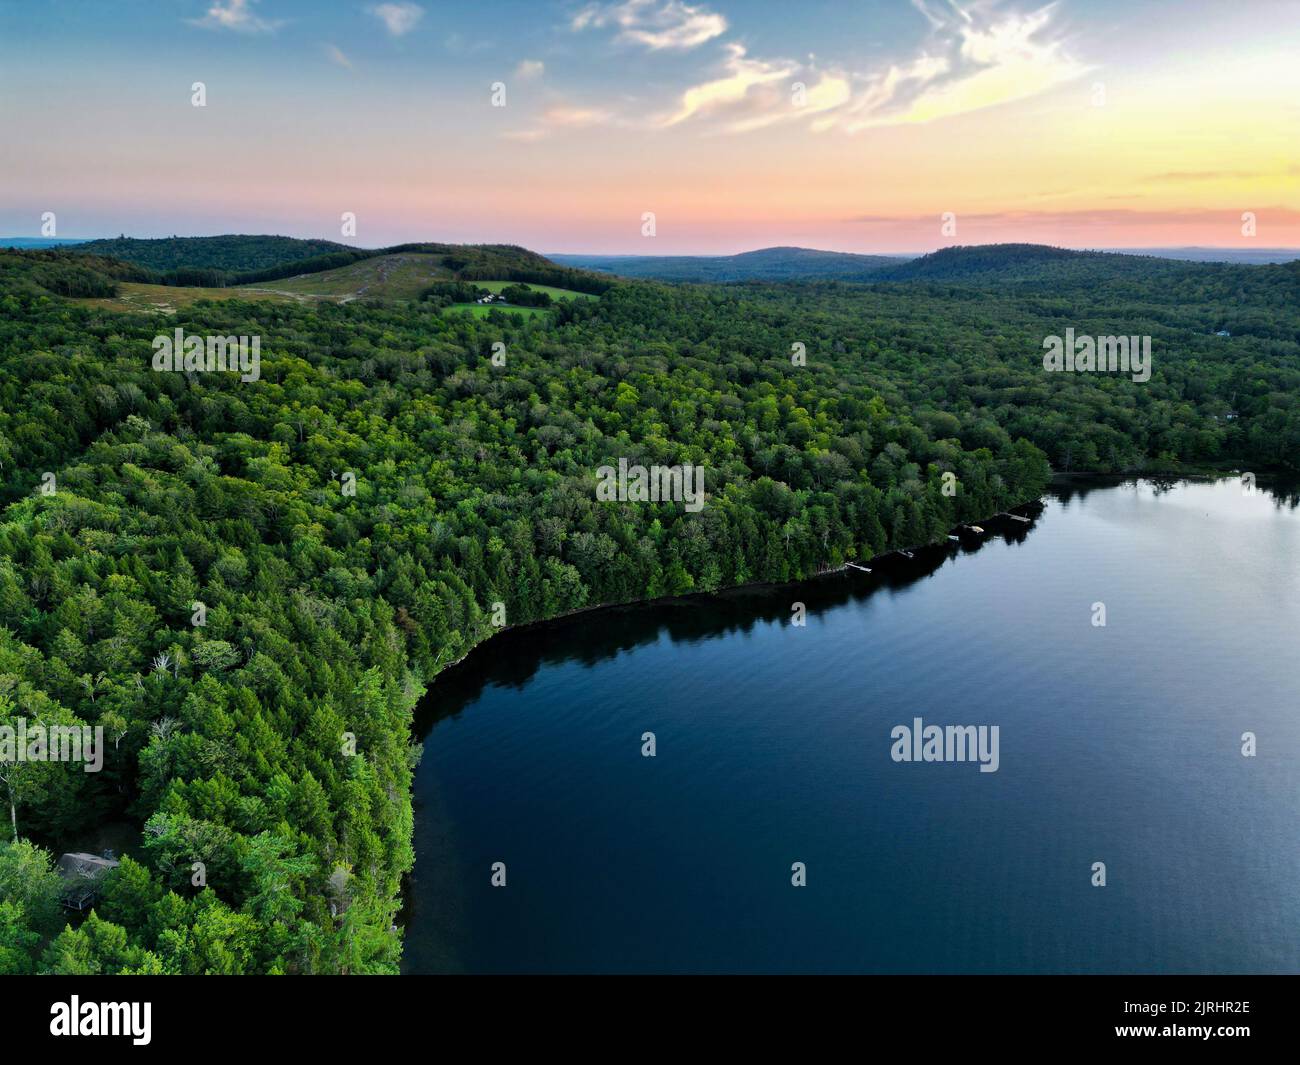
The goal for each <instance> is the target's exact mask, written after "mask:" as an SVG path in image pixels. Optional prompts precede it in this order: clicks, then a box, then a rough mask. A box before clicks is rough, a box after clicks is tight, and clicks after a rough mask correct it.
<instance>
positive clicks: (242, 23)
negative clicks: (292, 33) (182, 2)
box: [188, 0, 284, 33]
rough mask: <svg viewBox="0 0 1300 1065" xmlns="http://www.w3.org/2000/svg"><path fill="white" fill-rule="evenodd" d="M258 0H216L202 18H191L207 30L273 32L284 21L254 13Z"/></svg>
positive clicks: (192, 23) (196, 24)
mask: <svg viewBox="0 0 1300 1065" xmlns="http://www.w3.org/2000/svg"><path fill="white" fill-rule="evenodd" d="M256 2H257V0H224V3H223V2H222V0H214V2H213V4H212V6H211V7H209V8H208V11H207V14H205V15H204V16H203V17H202V18H195V19H189V20H188V21H189V23H190V24H191V25H193V26H201V27H202V28H203V29H205V30H234V31H235V32H236V33H272V32H274V31H275V29H276V28H277V27H278V26H282V25H284V23H283V22H282V21H271V20H268V19H264V18H262V17H261V16H259V15H255V14H253V10H252V6H251V5H252V4H254V3H256Z"/></svg>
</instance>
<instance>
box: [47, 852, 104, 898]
mask: <svg viewBox="0 0 1300 1065" xmlns="http://www.w3.org/2000/svg"><path fill="white" fill-rule="evenodd" d="M110 853H111V852H110ZM117 866H118V863H117V862H116V861H115V860H114V859H112V858H104V857H101V856H100V855H98V854H85V853H83V852H81V851H72V852H70V853H68V854H62V855H60V856H59V861H58V870H59V875H60V876H61V877H63V892H62V894H61V896H60V898H61V900H62V902H63V906H64V908H65V909H68V910H76V911H77V912H78V913H81V912H82V911H84V910H86V909H89V908H90V907H91V906H92V905H94V902H95V899H96V898H98V897H99V884H100V881H101V880H103V878H104V874H105V873H107V872H108V871H109V870H110V869H116V868H117Z"/></svg>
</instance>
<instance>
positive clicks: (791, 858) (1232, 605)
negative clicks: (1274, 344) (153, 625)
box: [405, 480, 1300, 973]
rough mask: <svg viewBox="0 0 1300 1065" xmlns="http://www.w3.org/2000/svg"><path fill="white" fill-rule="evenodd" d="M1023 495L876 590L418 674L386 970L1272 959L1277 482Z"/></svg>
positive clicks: (1287, 965)
mask: <svg viewBox="0 0 1300 1065" xmlns="http://www.w3.org/2000/svg"><path fill="white" fill-rule="evenodd" d="M1045 502H1046V508H1045V509H1044V511H1043V513H1042V516H1041V517H1040V518H1039V520H1038V521H1037V523H1036V525H1035V526H1034V527H1033V529H1026V530H1022V531H1020V532H1018V533H1017V534H1016V535H1014V536H1002V537H994V538H993V539H991V540H990V541H988V542H986V543H985V544H983V545H982V546H981V547H979V548H978V549H977V550H966V549H963V550H960V551H959V550H953V551H951V552H950V553H946V554H936V555H935V556H934V557H933V558H931V559H930V560H928V562H926V563H925V564H924V565H922V564H920V563H919V560H918V565H916V566H915V567H914V568H911V569H909V570H908V571H906V572H896V573H892V574H887V573H884V572H883V570H884V568H885V567H880V568H878V571H877V573H876V574H873V575H871V576H866V575H855V576H851V577H849V576H846V577H834V578H829V579H826V580H823V581H820V582H814V583H812V584H804V585H800V586H794V587H790V588H781V589H776V590H772V589H766V590H763V591H761V592H745V593H734V594H729V595H724V596H719V597H702V598H698V599H692V600H688V601H684V602H680V603H676V604H672V605H668V606H652V607H638V608H628V609H624V610H615V611H603V612H599V613H591V614H586V615H581V616H579V617H577V618H574V619H571V620H568V621H565V622H561V623H556V624H554V625H550V626H544V627H541V628H535V629H531V630H522V631H518V632H510V633H506V634H503V635H502V636H501V637H498V638H496V639H494V640H492V641H490V642H489V643H488V644H487V645H485V646H484V647H483V648H480V649H479V650H478V651H477V652H475V654H474V655H472V656H471V657H470V658H469V659H468V660H467V661H466V662H465V663H463V664H462V665H461V666H459V667H457V668H456V669H454V670H452V671H450V672H449V673H447V674H444V676H443V677H442V678H440V679H439V680H438V682H437V683H436V684H435V685H434V686H433V688H432V689H431V690H430V692H429V695H428V696H427V697H426V699H425V702H424V703H423V704H422V706H421V708H420V715H419V716H420V724H419V731H420V733H421V734H422V735H423V738H424V744H425V753H424V759H423V761H422V763H421V765H420V768H419V770H418V773H417V776H416V785H415V799H416V831H415V844H416V852H417V856H418V857H417V863H416V869H415V874H414V875H413V877H412V879H411V882H410V890H409V903H408V912H407V915H406V921H407V938H406V959H405V968H406V970H407V971H408V972H415V973H422V972H447V971H453V972H465V971H468V972H519V971H522V972H593V971H594V972H622V971H650V972H897V973H908V972H945V973H946V972H958V973H964V972H995V973H1011V972H1015V973H1022V972H1202V971H1208V972H1300V671H1297V668H1296V666H1297V660H1298V659H1300V510H1297V508H1296V502H1297V500H1296V497H1295V495H1289V496H1288V495H1286V494H1278V493H1270V492H1267V491H1265V492H1260V493H1258V494H1255V495H1254V496H1250V497H1246V496H1243V494H1242V490H1241V487H1240V486H1239V484H1238V483H1237V482H1236V481H1235V480H1234V481H1221V482H1219V483H1217V484H1205V483H1198V484H1189V483H1182V484H1176V485H1172V486H1169V485H1164V486H1156V485H1153V484H1151V483H1148V482H1142V483H1136V484H1135V483H1128V484H1124V485H1120V486H1117V487H1105V488H1093V489H1089V490H1086V491H1081V490H1079V489H1072V490H1062V491H1059V492H1056V493H1054V494H1053V495H1051V496H1049V497H1048V498H1047V499H1046V501H1045ZM795 600H801V601H803V602H804V603H806V604H807V607H808V622H807V625H806V627H802V628H800V627H795V626H793V625H791V624H790V616H791V603H792V602H793V601H795ZM1098 602H1100V603H1104V604H1105V608H1106V622H1107V624H1106V626H1105V627H1104V628H1101V627H1094V625H1093V624H1092V618H1093V604H1094V603H1098ZM918 716H919V717H921V718H923V719H924V720H925V722H926V723H934V724H941V725H942V724H988V725H994V724H996V725H998V726H999V735H1000V756H1001V764H1000V768H999V769H998V771H997V772H996V773H980V772H979V771H978V768H977V766H976V765H974V764H971V763H967V764H942V763H928V764H926V763H922V764H900V763H896V762H894V761H893V760H891V758H890V747H891V740H890V730H891V729H892V728H893V727H894V726H895V725H899V724H910V723H911V722H912V719H913V718H914V717H918ZM647 731H650V732H653V733H655V736H656V738H657V747H658V753H657V756H656V757H654V758H645V757H642V755H641V735H642V733H643V732H647ZM1248 731H1249V732H1253V733H1254V734H1255V735H1256V737H1257V743H1258V754H1257V756H1256V757H1254V758H1246V757H1243V756H1242V753H1241V748H1242V734H1243V733H1244V732H1248ZM498 861H500V862H505V863H506V867H507V878H508V879H507V886H506V887H504V888H494V887H492V886H491V884H490V871H491V866H492V863H494V862H498ZM796 861H798V862H803V863H805V864H806V867H807V880H808V884H807V887H804V888H795V887H792V886H791V882H790V880H791V864H792V863H793V862H796ZM1098 861H1101V862H1105V864H1106V871H1107V885H1106V886H1105V887H1103V888H1098V887H1093V886H1092V884H1091V877H1092V865H1093V863H1094V862H1098Z"/></svg>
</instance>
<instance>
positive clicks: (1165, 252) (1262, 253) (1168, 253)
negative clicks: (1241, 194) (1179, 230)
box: [1107, 248, 1300, 264]
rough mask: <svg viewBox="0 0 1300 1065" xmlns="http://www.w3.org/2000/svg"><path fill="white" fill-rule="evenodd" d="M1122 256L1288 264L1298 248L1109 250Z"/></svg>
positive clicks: (1202, 261)
mask: <svg viewBox="0 0 1300 1065" xmlns="http://www.w3.org/2000/svg"><path fill="white" fill-rule="evenodd" d="M1107 250H1109V251H1115V252H1119V253H1121V254H1124V255H1158V256H1159V257H1160V258H1162V259H1181V260H1184V261H1187V262H1199V263H1243V264H1257V263H1289V262H1295V261H1296V260H1297V259H1300V248H1110V249H1107Z"/></svg>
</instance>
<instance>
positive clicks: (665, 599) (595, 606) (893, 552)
mask: <svg viewBox="0 0 1300 1065" xmlns="http://www.w3.org/2000/svg"><path fill="white" fill-rule="evenodd" d="M1055 481H1056V474H1053V475H1052V479H1051V480H1050V481H1049V482H1048V485H1049V488H1050V486H1051V484H1053V483H1054V482H1055ZM1044 495H1046V492H1044V493H1043V494H1040V495H1038V496H1036V497H1034V498H1033V499H1029V500H1024V501H1022V502H1019V503H1012V504H1010V505H1008V506H1007V508H1006V509H1005V510H1000V511H998V512H997V513H996V514H993V515H991V516H989V517H987V518H981V519H980V520H979V521H977V522H963V523H961V524H958V525H954V526H953V527H952V528H951V529H949V530H948V535H950V536H951V535H958V534H959V533H960V530H961V529H963V528H969V527H970V526H971V525H972V524H974V525H981V526H984V525H991V524H993V523H995V522H997V521H999V520H1001V518H1002V516H1003V515H1007V514H1013V513H1014V512H1015V511H1017V510H1022V509H1024V508H1026V507H1040V508H1041V506H1042V505H1043V498H1044ZM1040 513H1041V510H1040ZM1019 516H1020V517H1024V515H1019ZM1038 516H1039V515H1038V514H1035V515H1034V516H1033V517H1032V518H1031V519H1030V521H1029V525H1032V524H1033V522H1034V521H1035V520H1036V519H1037V518H1038ZM949 543H950V541H947V540H940V541H931V542H930V543H925V544H913V545H907V546H903V547H891V548H890V549H889V550H887V551H882V552H880V553H879V554H876V555H872V556H871V557H870V558H868V559H866V560H865V561H863V560H860V559H853V560H851V561H853V562H856V563H858V564H859V565H866V566H870V565H871V564H872V563H877V562H881V561H882V560H888V559H890V558H891V556H900V555H902V553H903V552H904V551H907V552H912V553H913V554H919V553H921V552H927V553H928V552H929V551H930V550H931V549H940V550H945V551H946V550H948V549H949V547H948V545H949ZM904 561H911V560H910V559H906V558H904ZM854 572H859V573H860V572H862V571H861V570H860V569H856V568H855V567H854V566H850V565H849V563H848V562H847V561H846V562H842V563H841V564H840V565H838V566H836V567H834V568H831V569H824V570H821V571H820V572H818V573H813V574H809V575H808V576H804V577H797V578H795V579H794V580H788V581H746V582H744V583H743V584H728V585H724V586H722V587H719V588H715V589H713V590H712V591H694V592H685V593H683V594H681V595H661V596H657V597H655V598H653V599H623V600H619V601H616V602H611V603H592V604H589V605H587V606H580V607H578V608H577V609H576V610H566V611H565V612H564V613H562V614H552V615H551V616H550V617H547V618H536V619H534V620H533V621H522V622H518V623H517V624H513V625H502V626H500V627H498V628H495V629H493V631H492V632H490V633H489V634H488V635H486V636H485V637H484V638H483V639H482V640H479V641H478V642H477V643H475V644H474V645H473V646H472V647H470V648H469V649H468V650H467V651H466V652H465V653H464V654H462V655H461V656H460V657H459V658H456V659H453V660H452V661H450V662H448V663H447V664H446V665H445V666H443V667H442V668H441V669H439V670H438V672H437V673H435V674H434V675H433V676H432V677H430V678H429V679H428V680H423V684H424V691H423V692H422V694H421V695H420V701H423V700H424V698H425V697H427V696H428V695H429V693H430V692H431V691H432V690H433V686H434V684H435V683H437V680H438V678H439V677H441V676H442V675H443V674H444V673H447V672H448V671H449V670H452V669H455V668H456V667H457V666H460V665H462V664H463V663H464V662H465V661H466V660H467V659H469V658H470V656H472V655H473V654H474V652H475V651H477V650H478V649H479V648H481V647H484V646H486V645H487V644H488V643H489V642H490V641H491V640H492V639H494V638H495V637H497V636H500V635H502V634H503V633H507V632H516V633H519V632H527V631H528V630H529V629H535V628H540V627H541V626H544V625H554V624H556V623H557V622H567V621H571V620H573V619H575V618H578V617H581V616H582V615H583V614H593V613H596V612H598V611H602V610H623V609H628V608H639V607H648V606H667V605H669V604H672V603H688V602H690V601H691V600H693V599H702V598H704V597H706V596H709V597H713V596H720V595H726V594H729V593H732V592H744V591H746V590H758V589H768V590H771V589H776V588H793V587H796V586H799V585H804V584H810V583H812V582H814V581H822V580H826V579H827V578H830V577H843V576H845V575H846V574H850V573H854ZM868 575H873V574H868ZM412 725H414V721H413V722H412Z"/></svg>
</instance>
